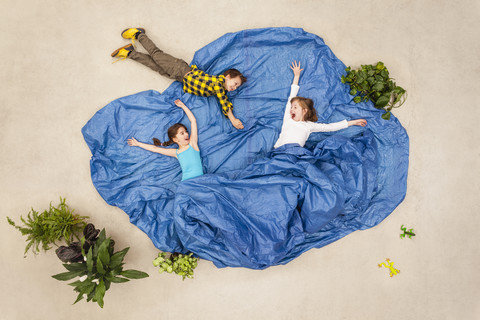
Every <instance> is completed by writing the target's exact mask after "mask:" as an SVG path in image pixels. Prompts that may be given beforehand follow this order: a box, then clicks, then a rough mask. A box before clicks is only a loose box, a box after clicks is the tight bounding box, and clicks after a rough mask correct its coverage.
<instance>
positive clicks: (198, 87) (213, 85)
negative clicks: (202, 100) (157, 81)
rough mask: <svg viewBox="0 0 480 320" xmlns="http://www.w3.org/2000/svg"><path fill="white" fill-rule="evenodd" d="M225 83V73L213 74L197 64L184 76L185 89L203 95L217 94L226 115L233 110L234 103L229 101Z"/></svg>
mask: <svg viewBox="0 0 480 320" xmlns="http://www.w3.org/2000/svg"><path fill="white" fill-rule="evenodd" d="M224 84H225V76H224V75H219V76H211V75H209V74H206V73H205V72H203V71H202V70H200V69H198V68H197V66H196V65H193V66H192V72H190V73H188V74H187V75H185V77H183V91H185V92H187V93H190V94H194V95H196V96H202V97H209V96H212V95H215V96H216V97H217V98H218V101H220V105H221V106H222V112H223V114H224V115H225V116H226V115H227V113H228V111H229V110H233V105H232V103H231V102H230V101H228V97H227V93H226V91H225V87H224Z"/></svg>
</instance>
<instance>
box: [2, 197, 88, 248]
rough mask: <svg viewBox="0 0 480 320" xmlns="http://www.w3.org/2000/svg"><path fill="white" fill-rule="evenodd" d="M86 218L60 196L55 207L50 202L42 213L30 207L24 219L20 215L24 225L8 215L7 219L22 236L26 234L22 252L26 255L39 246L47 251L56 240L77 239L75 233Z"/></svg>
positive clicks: (82, 225)
mask: <svg viewBox="0 0 480 320" xmlns="http://www.w3.org/2000/svg"><path fill="white" fill-rule="evenodd" d="M86 218H88V217H87V216H80V215H78V214H74V213H73V210H71V209H70V208H69V207H68V205H67V204H66V203H65V198H63V199H62V197H60V204H59V205H58V206H56V207H55V206H53V205H52V203H50V208H49V209H48V210H44V211H43V212H42V213H39V212H38V211H35V210H34V209H33V208H32V209H31V210H30V212H29V213H28V215H27V218H26V219H24V218H23V217H22V216H20V220H21V221H22V222H23V224H24V226H17V225H16V224H15V222H14V221H13V220H12V219H10V218H9V217H7V220H8V223H9V224H10V225H12V226H14V227H15V228H17V229H18V230H19V231H20V232H21V233H22V235H23V236H27V240H26V241H27V242H28V243H27V246H26V247H25V253H24V254H25V255H26V254H27V252H28V250H29V249H31V251H32V252H33V253H34V254H38V253H39V252H40V247H41V248H42V249H43V250H44V251H47V250H49V249H51V246H50V245H51V244H54V245H56V242H57V241H60V240H62V239H63V240H64V241H65V242H66V243H67V244H70V243H71V242H72V241H73V240H74V237H76V238H77V239H79V238H78V236H77V234H78V233H80V232H81V231H82V229H83V228H84V227H85V225H86V223H85V221H84V220H85V219H86Z"/></svg>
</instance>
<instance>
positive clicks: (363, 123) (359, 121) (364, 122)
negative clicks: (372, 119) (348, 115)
mask: <svg viewBox="0 0 480 320" xmlns="http://www.w3.org/2000/svg"><path fill="white" fill-rule="evenodd" d="M366 125H367V120H365V119H356V120H350V121H348V126H349V127H350V126H361V127H365V126H366Z"/></svg>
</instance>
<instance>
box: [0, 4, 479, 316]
mask: <svg viewBox="0 0 480 320" xmlns="http://www.w3.org/2000/svg"><path fill="white" fill-rule="evenodd" d="M0 4H1V8H2V9H1V10H0V11H1V13H0V26H1V28H0V30H1V35H2V37H1V42H0V49H1V58H2V59H1V60H0V69H1V86H0V90H1V102H0V128H1V135H0V146H1V153H0V177H1V180H0V190H1V193H0V203H1V222H2V223H0V229H1V233H0V234H1V242H0V243H1V248H2V250H1V260H0V261H1V262H0V274H1V277H2V281H1V282H2V285H1V288H2V290H1V293H0V295H1V296H0V310H1V311H0V318H1V319H92V320H93V319H392V320H393V319H467V320H468V319H480V307H479V303H478V302H479V298H480V276H479V273H478V265H479V263H480V257H479V253H480V252H479V251H480V250H479V249H480V242H479V241H478V229H479V227H480V218H479V216H480V210H479V209H480V206H479V201H478V200H479V191H480V188H479V186H480V184H479V178H480V164H479V156H480V149H479V142H478V141H479V138H480V135H479V130H478V128H477V127H478V125H477V122H478V118H479V116H480V114H479V111H478V108H479V104H478V98H477V97H478V94H479V89H480V86H479V80H480V76H479V74H480V58H479V54H480V32H479V29H480V19H479V18H480V2H479V1H478V0H462V1H440V0H431V1H421V0H417V1H413V0H412V1H399V0H396V1H390V0H388V1H373V0H371V1H347V0H341V1H338V0H337V1H334V0H327V1H301V0H298V1H273V0H263V1H250V0H244V1H152V0H150V1H149V0H137V1H123V0H120V1H91V0H88V1H60V0H58V1H54V0H45V1H33V0H29V1H22V0H1V1H0ZM132 26H133V27H135V26H142V27H145V28H146V29H147V32H149V34H150V36H151V38H152V39H153V40H154V41H155V42H157V44H158V45H159V46H161V47H162V48H164V50H165V51H167V52H170V53H171V54H173V55H176V56H179V57H181V58H183V59H185V60H186V61H190V60H191V59H192V57H193V54H194V52H195V51H196V50H197V49H199V48H201V47H203V46H204V45H206V44H208V43H210V42H211V41H213V40H215V39H216V38H218V37H220V36H222V35H223V34H225V33H227V32H236V31H239V30H242V29H249V28H259V27H275V26H291V27H301V28H304V29H305V30H306V31H308V32H311V33H315V34H317V35H319V36H321V37H322V38H323V39H324V40H325V42H326V43H327V45H329V46H330V48H331V49H332V50H333V52H334V53H335V54H336V55H337V57H339V58H340V59H341V60H342V61H343V62H344V63H345V64H347V65H352V66H358V65H360V64H362V63H363V64H368V63H374V62H376V61H377V60H382V61H384V62H385V64H386V65H387V66H388V67H389V70H390V73H391V75H392V76H393V77H395V78H396V81H397V83H398V84H399V85H401V86H403V87H404V88H406V89H407V90H408V93H409V97H408V100H407V102H406V104H405V105H404V106H402V107H401V108H400V109H398V110H397V111H396V112H395V115H396V116H397V117H398V118H399V119H400V121H401V122H402V124H403V125H404V126H405V128H406V130H407V132H408V134H409V136H410V143H411V144H410V167H409V178H408V192H407V197H406V199H405V201H404V202H403V203H402V204H401V205H400V206H399V207H398V208H397V209H396V210H395V211H394V213H393V214H392V215H391V216H389V217H388V218H387V219H386V220H385V221H384V222H383V223H381V224H380V225H379V226H377V227H375V228H373V229H370V230H366V231H362V232H355V233H353V234H351V235H349V236H347V237H346V238H344V239H342V240H340V241H337V242H336V243H334V244H332V245H329V246H327V247H325V248H322V249H314V250H311V251H309V252H307V253H305V254H303V255H302V256H301V257H299V258H298V259H296V260H294V261H292V262H291V263H289V264H288V265H285V266H278V267H272V268H269V269H267V270H264V271H253V270H247V269H231V268H229V269H217V268H215V267H214V266H213V264H212V263H211V262H209V261H201V262H200V264H199V266H198V268H197V269H196V270H195V274H196V277H195V279H194V280H189V281H187V280H186V281H184V282H182V281H181V278H180V277H177V276H169V275H159V274H158V273H157V272H156V269H155V268H154V267H153V266H152V265H151V261H152V259H153V258H154V257H155V255H156V253H157V252H158V251H157V249H156V248H155V247H154V246H153V245H152V243H151V241H150V240H149V239H148V237H147V236H146V235H145V234H143V233H142V232H141V231H140V230H139V229H137V228H136V227H135V226H133V225H131V224H130V223H129V221H128V218H127V215H126V214H124V213H123V212H122V211H121V210H120V209H118V208H115V207H111V206H109V205H107V204H106V203H105V202H104V201H103V199H102V198H101V197H100V196H99V194H98V193H97V191H96V190H95V188H94V187H93V185H92V182H91V179H90V169H89V159H90V152H89V149H88V148H87V146H86V144H85V142H84V141H83V137H82V135H81V132H80V129H81V127H82V126H83V125H84V124H85V123H86V122H87V121H88V119H90V117H91V116H92V115H93V114H94V113H95V112H96V111H97V110H99V109H100V108H102V107H103V106H104V105H105V104H107V103H108V102H110V101H111V100H114V99H116V98H119V97H122V96H125V95H128V94H133V93H136V92H139V91H143V90H147V89H155V90H158V91H160V92H161V91H163V90H164V89H165V88H167V87H168V86H169V84H170V82H171V81H169V80H168V79H165V78H162V77H161V76H160V75H158V74H155V73H154V72H152V71H150V70H148V69H147V68H143V67H142V66H139V65H137V64H136V63H134V62H133V61H125V62H119V63H116V64H113V65H112V64H111V58H110V52H111V51H113V50H114V49H116V48H117V47H119V46H121V45H124V44H126V43H127V42H126V40H124V39H122V38H121V37H120V32H121V31H122V30H123V29H124V28H126V27H132ZM59 196H64V197H66V198H67V203H68V204H69V205H70V206H71V207H73V208H75V210H76V212H78V213H81V214H85V215H89V216H90V217H91V219H90V220H91V221H92V222H94V223H95V225H97V226H99V227H106V228H107V231H108V234H109V235H110V236H111V237H112V238H114V239H115V240H116V242H117V248H123V247H126V246H130V252H129V253H128V255H127V257H126V263H127V265H126V267H128V268H134V269H140V270H143V271H146V272H148V273H149V274H150V277H149V278H147V279H143V280H135V281H131V282H129V283H125V284H114V285H112V287H111V289H110V290H109V291H108V292H107V294H106V297H105V307H104V309H103V310H102V309H100V308H99V307H98V306H97V305H96V304H93V303H86V302H84V301H82V302H80V303H78V304H76V305H74V306H72V305H71V304H72V303H73V301H74V300H75V297H76V296H75V293H74V292H73V291H72V288H71V287H70V286H67V285H66V283H64V282H59V281H56V280H54V279H52V278H51V277H50V276H51V275H53V274H56V273H59V272H62V271H63V267H62V266H61V263H60V261H59V260H58V259H57V258H56V256H55V254H54V252H53V251H51V252H48V253H46V254H40V255H38V256H36V257H35V256H33V255H31V254H29V255H28V257H27V258H25V259H24V258H23V250H24V246H25V242H24V240H25V239H24V238H22V237H21V235H20V233H19V232H18V231H17V230H15V229H14V228H12V227H10V226H9V225H8V224H7V223H6V219H5V216H6V215H8V216H10V217H12V218H13V219H14V220H16V221H18V220H19V217H20V215H24V216H25V215H26V214H27V213H28V211H29V209H30V208H31V207H33V208H35V209H37V210H41V209H44V208H46V207H47V206H48V204H49V202H50V201H54V203H56V202H57V199H58V198H59ZM401 224H405V225H407V226H409V227H413V228H415V230H416V232H417V237H415V238H414V239H413V240H409V239H403V240H401V239H400V238H399V236H398V235H399V231H400V229H399V227H400V225H401ZM387 257H389V258H391V259H392V261H394V262H395V266H396V267H397V268H399V269H400V270H401V274H400V275H399V276H397V277H394V278H389V277H388V272H387V270H386V269H379V268H378V267H377V264H378V263H380V262H382V261H384V259H385V258H387Z"/></svg>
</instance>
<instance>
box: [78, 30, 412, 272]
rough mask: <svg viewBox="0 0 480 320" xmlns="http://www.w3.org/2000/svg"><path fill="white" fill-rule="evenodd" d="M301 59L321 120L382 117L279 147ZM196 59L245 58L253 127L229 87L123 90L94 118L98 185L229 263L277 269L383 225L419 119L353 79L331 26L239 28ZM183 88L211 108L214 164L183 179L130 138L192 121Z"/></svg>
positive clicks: (153, 227)
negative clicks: (320, 31)
mask: <svg viewBox="0 0 480 320" xmlns="http://www.w3.org/2000/svg"><path fill="white" fill-rule="evenodd" d="M293 60H297V61H301V63H302V67H303V68H304V71H303V72H302V75H301V78H300V83H299V85H300V91H299V95H300V96H305V97H309V98H312V99H313V100H314V103H315V107H316V108H317V111H318V114H319V121H320V122H327V123H328V122H334V121H339V120H343V119H347V120H350V119H357V118H365V119H367V121H368V125H367V126H366V127H364V128H362V127H349V128H347V129H344V130H341V131H337V132H331V133H314V134H312V135H311V136H310V139H309V140H308V141H307V144H306V146H305V148H301V147H299V146H298V145H286V146H283V147H281V148H279V149H276V150H273V144H274V143H275V141H276V139H277V138H278V134H279V131H280V128H281V125H282V119H283V112H284V108H285V105H286V102H287V101H286V100H287V97H288V94H289V90H290V85H291V83H292V79H293V74H292V71H291V70H290V68H289V65H290V63H291V62H292V61H293ZM127 63H135V62H133V61H127ZM192 64H196V65H197V66H198V67H199V68H200V69H203V70H205V71H206V72H207V73H210V74H220V73H222V72H223V71H224V70H226V69H228V68H236V69H238V70H240V71H242V73H243V74H244V75H245V76H246V77H247V78H248V81H247V83H246V84H244V85H242V86H241V87H240V88H239V89H238V90H237V91H236V92H233V93H232V94H231V95H230V94H229V95H230V100H231V101H232V103H233V105H234V113H235V115H236V116H237V117H238V118H239V119H240V120H241V121H242V122H243V124H244V126H245V129H243V130H237V129H235V128H233V127H232V125H231V124H230V122H229V121H228V119H226V118H225V117H224V116H223V115H222V113H221V109H220V106H219V103H218V101H217V99H216V98H215V97H209V98H202V97H197V96H192V95H190V94H185V93H184V92H183V91H182V86H181V84H180V83H178V82H174V83H173V84H172V85H171V86H170V87H169V88H168V89H167V90H165V91H164V92H163V93H162V94H160V93H159V92H157V91H153V90H150V91H145V92H140V93H138V94H134V95H131V96H127V97H123V98H120V99H117V100H115V101H113V102H111V103H109V104H108V105H107V106H105V107H104V108H103V109H101V110H100V111H98V112H97V113H96V114H95V115H94V116H93V117H92V119H90V121H89V122H88V123H87V124H86V125H85V126H84V128H83V129H82V133H83V135H84V138H85V141H86V142H87V144H88V146H89V148H90V150H91V152H92V159H91V175H92V181H93V183H94V185H95V187H96V188H97V190H98V192H99V193H100V195H101V196H102V197H103V198H104V199H105V201H106V202H107V203H109V204H110V205H113V206H117V207H119V208H121V209H122V210H123V211H125V212H126V213H127V214H128V215H129V217H130V221H131V222H132V223H133V224H135V225H136V226H138V227H139V228H140V229H141V230H143V231H144V232H145V233H146V234H147V235H148V236H149V237H150V238H151V239H152V241H153V243H154V245H155V246H156V247H157V248H158V249H160V250H162V251H169V252H188V251H191V252H194V253H195V254H196V255H197V256H198V257H201V258H204V259H208V260H211V261H213V262H214V263H215V265H216V266H217V267H225V266H231V267H247V268H253V269H263V268H266V267H269V266H272V265H278V264H285V263H287V262H289V261H291V260H292V259H294V258H296V257H298V256H299V255H300V254H301V253H303V252H305V251H307V250H309V249H311V248H320V247H322V246H325V245H327V244H329V243H332V242H333V241H336V240H338V239H340V238H342V237H344V236H346V235H347V234H349V233H351V232H353V231H355V230H361V229H367V228H371V227H373V226H375V225H377V224H378V223H380V222H381V221H382V220H383V219H385V218H386V217H387V216H388V215H389V214H390V213H391V212H392V211H393V210H394V209H395V207H396V206H397V205H398V204H399V203H400V202H401V201H402V200H403V199H404V197H405V193H406V181H407V171H408V153H409V151H408V145H409V140H408V136H407V133H406V132H405V130H404V128H403V127H402V126H401V124H400V122H399V121H398V119H397V118H395V117H394V116H392V118H391V120H389V121H386V120H383V119H381V114H382V111H381V110H377V109H375V108H374V107H373V106H372V104H371V103H360V104H355V103H354V102H353V101H352V98H353V97H352V96H350V94H349V88H348V86H346V85H344V84H342V83H341V82H340V77H341V75H342V74H345V71H344V70H345V65H344V64H343V63H342V62H341V61H340V60H339V59H338V58H336V57H335V56H334V54H333V53H332V51H331V50H330V49H329V47H328V46H326V45H325V43H324V41H323V40H322V39H321V38H319V37H318V36H316V35H314V34H311V33H308V32H305V31H304V30H303V29H294V28H266V29H254V30H244V31H240V32H236V33H229V34H226V35H224V36H222V37H220V38H219V39H217V40H215V41H214V42H212V43H211V44H209V45H207V46H206V47H204V48H202V49H200V50H199V51H198V52H197V53H196V54H195V56H194V58H193V61H192ZM139 68H140V66H139ZM159 77H160V75H159ZM178 98H179V99H181V100H182V101H184V102H185V104H186V105H187V106H189V107H190V109H191V110H192V112H193V113H194V115H195V117H196V118H197V123H198V127H199V146H200V150H201V156H202V161H203V165H204V171H205V172H206V173H207V174H205V175H204V176H201V177H197V178H193V179H190V180H186V181H183V182H180V179H181V171H180V166H179V164H178V161H177V160H176V159H175V158H171V157H167V156H162V155H159V154H154V153H151V152H148V151H145V150H142V149H140V148H134V147H130V146H128V145H127V139H128V138H130V137H132V136H134V137H135V138H137V139H138V140H139V141H143V142H151V139H152V137H157V138H159V139H160V140H167V137H166V131H167V128H168V127H169V126H171V125H172V124H174V123H176V122H182V123H184V124H186V125H187V127H189V122H188V119H187V118H186V116H185V115H184V113H183V111H182V110H181V109H179V108H177V107H176V106H175V105H174V104H173V101H174V100H175V99H178Z"/></svg>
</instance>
